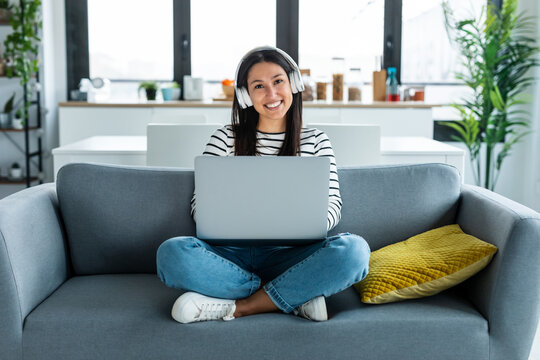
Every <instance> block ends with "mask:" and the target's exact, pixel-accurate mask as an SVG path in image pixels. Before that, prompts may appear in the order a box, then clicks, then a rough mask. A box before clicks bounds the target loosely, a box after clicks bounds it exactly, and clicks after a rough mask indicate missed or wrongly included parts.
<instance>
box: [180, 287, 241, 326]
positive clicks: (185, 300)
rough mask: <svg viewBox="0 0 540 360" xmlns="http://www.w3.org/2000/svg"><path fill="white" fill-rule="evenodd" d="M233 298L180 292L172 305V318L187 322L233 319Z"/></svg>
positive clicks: (234, 305)
mask: <svg viewBox="0 0 540 360" xmlns="http://www.w3.org/2000/svg"><path fill="white" fill-rule="evenodd" d="M235 310H236V304H235V300H227V299H217V298H212V297H209V296H204V295H201V294H198V293H196V292H187V293H184V294H182V295H181V296H180V297H179V298H178V299H176V301H175V302H174V305H173V307H172V311H171V315H172V317H173V319H174V320H176V321H178V322H181V323H182V324H187V323H191V322H195V321H206V320H220V319H223V320H225V321H228V320H232V319H234V315H233V314H234V311H235Z"/></svg>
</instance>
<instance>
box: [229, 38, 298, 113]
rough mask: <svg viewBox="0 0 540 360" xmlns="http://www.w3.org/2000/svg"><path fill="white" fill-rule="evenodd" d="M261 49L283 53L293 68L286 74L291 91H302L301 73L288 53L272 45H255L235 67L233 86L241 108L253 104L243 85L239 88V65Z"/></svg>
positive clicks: (294, 92)
mask: <svg viewBox="0 0 540 360" xmlns="http://www.w3.org/2000/svg"><path fill="white" fill-rule="evenodd" d="M261 50H275V51H277V52H278V53H280V54H281V55H283V57H284V58H285V60H287V62H288V63H289V64H290V65H291V66H292V67H293V68H294V70H293V71H292V72H290V73H289V74H288V75H289V82H290V84H291V90H292V93H293V94H296V93H298V92H302V91H304V82H303V81H302V75H300V69H299V68H298V65H296V63H295V62H294V60H293V59H292V58H291V57H290V56H289V54H287V53H286V52H285V51H283V50H281V49H278V48H276V47H273V46H261V47H257V48H255V49H253V50H250V51H249V52H248V53H247V54H246V55H244V56H243V57H242V60H240V63H239V64H238V67H237V68H236V75H235V76H234V88H235V92H236V99H237V100H238V104H239V105H240V106H241V107H242V109H245V108H247V107H250V106H253V102H252V101H251V98H250V97H249V92H248V89H246V88H245V87H241V88H239V87H238V71H239V70H240V66H242V63H243V62H244V60H245V59H246V58H247V57H248V56H249V55H251V54H253V53H254V52H257V51H261Z"/></svg>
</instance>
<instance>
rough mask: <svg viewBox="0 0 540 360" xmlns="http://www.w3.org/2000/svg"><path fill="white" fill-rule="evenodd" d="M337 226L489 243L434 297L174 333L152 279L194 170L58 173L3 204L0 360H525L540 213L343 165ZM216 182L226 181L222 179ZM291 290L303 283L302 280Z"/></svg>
mask: <svg viewBox="0 0 540 360" xmlns="http://www.w3.org/2000/svg"><path fill="white" fill-rule="evenodd" d="M339 178H340V185H341V194H342V197H343V203H344V205H343V210H342V220H341V222H340V224H339V225H338V227H337V228H335V229H334V230H333V231H332V233H337V232H345V231H349V232H352V233H357V234H360V235H362V236H363V237H364V238H365V239H366V240H367V241H368V242H369V244H370V246H371V248H372V250H377V249H378V248H380V247H382V246H385V245H388V244H391V243H394V242H397V241H401V240H404V239H406V238H408V237H410V236H412V235H415V234H418V233H421V232H424V231H426V230H429V229H432V228H435V227H439V226H442V225H446V224H451V223H458V224H460V225H461V227H462V229H463V230H464V231H465V232H467V233H470V234H472V235H475V236H477V237H479V238H480V239H483V240H485V241H488V242H490V243H493V244H495V245H496V246H497V247H498V248H499V251H498V253H497V254H496V256H495V258H494V259H493V261H492V262H491V264H490V265H489V266H488V267H487V268H486V269H484V270H483V271H482V272H480V273H479V274H477V275H476V276H474V277H473V278H471V279H469V280H468V281H466V282H464V283H462V284H461V285H459V286H457V287H455V288H452V289H450V290H447V291H444V292H442V293H440V294H438V295H435V296H432V297H427V298H422V299H418V300H409V301H405V302H399V303H391V304H384V305H366V304H363V303H361V302H360V297H359V295H358V294H357V293H356V292H355V290H354V289H353V288H349V289H347V290H345V291H343V292H341V293H339V294H336V295H334V296H332V297H330V298H328V299H327V305H328V311H329V316H330V319H329V321H326V322H321V323H316V322H311V321H308V320H305V319H302V318H300V317H296V316H292V315H286V314H282V313H268V314H260V315H255V316H249V317H245V318H241V319H236V320H234V321H230V322H223V321H211V322H205V323H194V324H187V325H183V324H179V323H176V322H175V321H174V320H172V318H171V316H170V310H171V306H172V304H173V302H174V301H175V299H176V298H177V297H178V296H179V295H180V294H181V291H179V290H175V289H171V288H167V287H166V286H164V285H163V284H162V283H161V282H160V281H159V279H158V277H157V276H156V274H155V271H156V265H155V254H156V250H157V248H158V246H159V245H160V244H161V243H162V242H163V241H164V240H166V239H168V238H170V237H173V236H177V235H193V234H194V232H195V224H194V223H193V221H192V219H191V217H190V205H189V204H190V199H191V196H192V192H193V172H192V171H188V170H179V169H176V170H175V169H151V168H129V167H115V166H100V165H92V164H71V165H67V166H65V167H64V168H62V169H61V170H60V173H59V175H58V180H57V183H56V184H44V185H40V186H36V187H33V188H29V189H27V190H24V191H21V192H19V193H16V194H14V195H12V196H9V197H7V198H5V199H3V200H0V287H1V291H0V300H1V301H0V319H1V322H0V349H1V351H0V358H2V359H55V360H58V359H401V360H405V359H414V360H418V359H460V360H465V359H471V360H482V359H491V360H503V359H504V360H511V359H522V360H526V359H527V358H528V355H529V351H530V348H531V344H532V341H533V337H534V334H535V331H536V326H537V322H538V316H539V313H538V311H539V301H540V299H539V294H540V286H539V284H540V262H539V261H538V260H539V255H540V215H539V214H538V213H536V212H534V211H532V210H530V209H528V208H526V207H524V206H522V205H519V204H517V203H515V202H512V201H510V200H508V199H506V198H504V197H502V196H499V195H497V194H495V193H492V192H490V191H486V190H483V189H480V188H477V187H472V186H466V185H462V184H461V181H460V177H459V174H458V173H457V171H456V169H455V168H453V167H450V166H447V165H443V164H424V165H408V166H386V167H371V168H369V167H368V168H343V169H340V170H339ZM224 181H226V179H224ZM299 285H300V284H299Z"/></svg>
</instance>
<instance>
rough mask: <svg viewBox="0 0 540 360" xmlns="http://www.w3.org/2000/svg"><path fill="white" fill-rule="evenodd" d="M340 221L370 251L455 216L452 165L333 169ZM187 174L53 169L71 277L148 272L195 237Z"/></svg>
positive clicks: (127, 169) (341, 229)
mask: <svg viewBox="0 0 540 360" xmlns="http://www.w3.org/2000/svg"><path fill="white" fill-rule="evenodd" d="M339 180H340V188H341V196H342V199H343V208H342V219H341V222H340V223H339V225H338V226H337V227H336V228H335V229H334V230H333V231H332V232H331V233H332V234H333V233H338V232H351V233H356V234H359V235H361V236H363V237H364V238H365V239H366V240H367V241H368V243H369V244H370V246H371V248H372V250H376V249H378V248H380V247H382V246H384V245H388V244H390V243H393V242H396V241H400V240H404V239H406V238H407V237H409V236H412V235H415V234H418V233H420V232H423V231H426V230H429V229H431V228H434V227H437V226H442V225H447V224H450V223H452V222H454V220H455V214H456V207H457V202H458V198H459V192H460V179H459V174H458V172H457V170H456V169H455V168H453V167H450V166H447V165H443V164H423V165H400V166H383V167H364V168H343V169H339ZM193 190H194V182H193V171H192V170H182V169H172V168H170V169H158V168H136V167H124V166H109V165H96V164H69V165H66V166H64V167H63V168H61V169H60V171H59V173H58V178H57V194H58V201H59V207H60V211H61V214H62V217H63V220H64V224H65V228H66V234H67V238H68V244H69V251H70V255H71V261H72V264H73V270H74V272H75V273H76V274H80V275H83V274H105V273H155V271H156V265H155V255H156V251H157V248H158V247H159V245H160V244H161V243H162V242H163V241H165V240H167V239H168V238H171V237H174V236H180V235H189V236H194V235H195V223H194V222H193V220H192V218H191V214H190V202H191V198H192V195H193Z"/></svg>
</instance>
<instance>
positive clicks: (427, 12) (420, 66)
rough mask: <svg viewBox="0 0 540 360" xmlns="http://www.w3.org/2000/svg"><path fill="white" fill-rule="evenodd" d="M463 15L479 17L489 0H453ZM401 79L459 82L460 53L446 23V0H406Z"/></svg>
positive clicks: (453, 5) (408, 80) (455, 9)
mask: <svg viewBox="0 0 540 360" xmlns="http://www.w3.org/2000/svg"><path fill="white" fill-rule="evenodd" d="M449 4H450V7H451V8H452V10H453V11H454V13H455V14H456V16H457V17H458V18H460V19H465V18H466V17H467V18H472V17H474V18H478V16H479V14H480V11H481V10H482V6H483V5H485V4H486V0H452V1H450V2H449ZM402 16H403V23H402V37H401V39H402V40H401V81H402V82H403V83H456V82H457V81H458V80H456V77H455V72H456V71H458V70H460V69H461V68H462V67H461V63H460V61H461V60H460V56H459V54H458V53H457V51H456V50H455V48H454V47H453V46H452V45H451V44H450V41H449V39H448V35H447V33H446V28H445V25H444V13H443V8H442V1H441V0H437V1H425V0H403V13H402Z"/></svg>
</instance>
